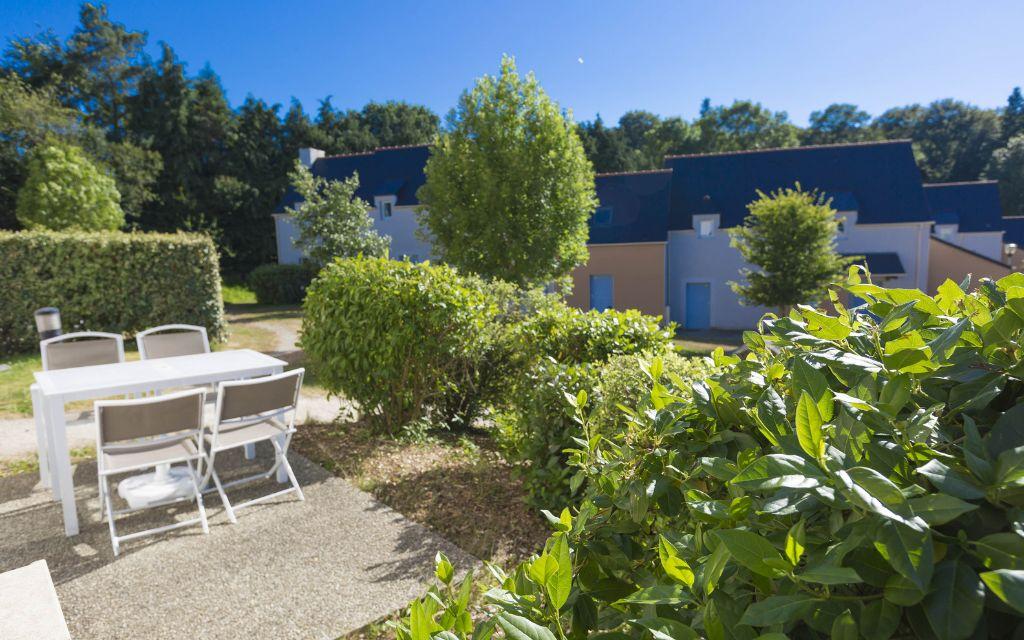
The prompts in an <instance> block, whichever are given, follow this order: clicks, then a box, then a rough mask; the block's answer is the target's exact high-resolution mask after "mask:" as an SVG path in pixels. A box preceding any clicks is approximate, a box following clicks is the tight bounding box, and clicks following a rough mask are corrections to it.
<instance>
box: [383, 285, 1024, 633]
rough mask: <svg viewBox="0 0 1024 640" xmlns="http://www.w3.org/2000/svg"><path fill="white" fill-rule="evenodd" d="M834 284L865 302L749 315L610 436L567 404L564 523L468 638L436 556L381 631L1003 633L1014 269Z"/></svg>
mask: <svg viewBox="0 0 1024 640" xmlns="http://www.w3.org/2000/svg"><path fill="white" fill-rule="evenodd" d="M848 288H849V290H850V292H851V293H853V294H855V295H857V296H859V297H861V298H864V299H866V300H868V306H867V309H866V310H858V311H856V312H849V311H847V310H846V309H844V308H843V307H842V306H841V305H838V304H837V308H838V311H839V315H838V316H833V315H826V314H823V313H820V312H818V311H816V310H814V309H811V308H809V307H800V308H798V309H797V310H795V311H794V312H792V313H791V315H790V316H789V317H785V318H774V317H771V316H769V317H767V318H766V319H765V320H763V321H762V332H761V333H753V332H748V334H747V335H746V336H745V342H746V344H747V345H748V347H749V348H750V353H749V355H748V356H747V357H746V358H745V359H742V360H741V359H739V358H728V357H719V362H720V364H721V365H723V367H724V368H723V371H721V372H720V373H718V374H715V375H713V376H711V377H710V378H708V379H706V380H702V381H698V382H696V383H694V384H693V385H692V386H691V388H690V389H689V390H688V392H686V393H684V390H683V389H680V388H678V387H677V386H676V385H675V383H672V382H669V383H668V384H665V383H654V382H652V383H651V384H650V385H649V386H648V387H647V388H648V389H649V391H650V392H649V394H648V395H647V398H646V399H645V401H644V402H642V403H640V404H639V406H637V407H635V410H634V412H633V413H634V417H633V419H632V420H631V422H630V424H629V425H628V428H626V429H623V430H622V431H620V432H617V433H614V434H609V435H602V434H600V433H595V432H594V431H593V429H592V423H591V420H590V418H589V415H588V414H589V409H588V407H589V400H588V398H587V397H586V394H583V393H581V394H578V396H577V397H575V398H573V399H572V401H571V404H572V405H574V407H575V409H574V415H575V416H576V418H577V420H578V421H579V423H580V425H581V426H580V429H579V431H578V437H579V440H578V446H577V447H576V451H575V452H574V454H573V460H572V463H573V465H574V467H575V468H576V469H577V470H578V471H579V472H580V473H582V474H583V475H584V477H585V478H586V479H587V481H588V482H587V491H586V495H585V497H584V500H583V501H582V503H581V504H580V506H579V508H578V510H576V512H575V513H570V512H569V511H568V510H566V511H564V512H563V513H562V514H561V516H560V517H555V516H551V520H552V522H553V524H554V527H555V528H556V530H557V531H556V533H555V534H554V535H553V537H552V538H551V540H550V541H549V543H548V544H547V546H546V547H545V549H544V551H543V553H541V555H539V556H538V557H536V558H535V559H532V560H530V561H528V562H525V563H523V564H522V565H520V566H519V567H517V568H516V569H515V570H514V571H513V572H512V573H511V574H509V575H507V576H506V575H505V574H503V573H502V572H501V571H498V570H496V569H495V570H494V571H493V573H494V574H495V576H496V577H497V582H498V584H497V585H496V587H495V588H494V589H492V590H490V591H488V592H487V593H486V596H485V598H486V600H487V602H488V603H489V605H490V609H489V610H487V611H483V612H481V616H480V619H479V620H478V621H477V623H476V625H475V628H474V625H473V623H472V622H471V621H470V619H469V617H468V615H464V614H465V613H466V603H465V601H464V600H463V599H462V598H461V597H460V594H462V593H464V591H456V590H455V589H453V588H452V587H450V586H447V585H449V584H450V583H451V578H450V576H451V573H452V572H451V571H449V570H448V567H446V566H445V565H444V563H443V562H442V563H440V565H439V568H440V569H441V570H440V571H439V572H438V575H439V577H440V578H441V582H442V588H440V589H438V588H434V589H433V590H432V591H433V595H432V596H431V597H428V598H425V599H422V600H417V601H416V602H414V603H413V605H412V608H411V609H410V616H409V618H407V619H406V620H404V621H402V622H400V623H398V624H397V625H396V627H397V630H398V636H399V638H400V639H402V640H407V639H410V640H426V639H427V638H428V637H430V636H431V634H434V633H437V632H439V631H441V630H446V631H448V632H449V633H448V634H446V635H445V636H444V637H447V638H468V637H470V636H472V637H473V638H487V637H490V635H491V633H492V632H493V631H494V630H496V629H501V630H502V631H503V633H504V634H505V635H506V636H509V637H516V638H532V639H535V640H554V639H555V638H566V637H573V638H582V637H585V636H587V635H588V634H591V633H605V634H609V635H607V636H606V637H616V638H625V637H634V638H640V637H641V636H643V637H647V636H651V637H653V638H656V639H657V640H665V639H666V638H672V639H680V638H696V637H698V636H703V637H706V638H709V639H712V640H722V639H726V638H730V639H742V640H747V639H750V640H753V639H754V638H757V637H760V638H780V639H781V638H785V637H789V638H825V637H831V638H850V639H855V638H865V639H866V640H885V639H887V638H911V637H915V638H938V639H940V640H966V639H967V638H1017V637H1020V635H1021V633H1022V632H1024V623H1022V620H1024V617H1022V614H1024V525H1022V515H1021V514H1022V508H1024V417H1022V416H1024V402H1022V400H1024V380H1022V376H1021V373H1022V371H1024V350H1022V348H1021V345H1020V340H1021V336H1022V333H1024V275H1022V274H1013V275H1010V276H1008V277H1006V278H1003V279H1002V280H1000V281H999V282H997V283H993V282H990V281H985V282H983V283H982V285H981V287H980V288H979V289H978V290H977V291H975V292H973V293H970V294H968V293H966V292H965V291H964V290H963V289H962V288H961V287H959V286H957V285H956V284H954V283H953V282H949V281H947V282H946V283H945V284H944V285H942V286H941V287H940V289H939V293H938V295H936V296H935V297H929V296H926V295H925V294H923V293H921V292H920V291H917V290H908V289H883V288H881V287H877V286H875V285H872V284H870V283H861V282H858V281H857V278H851V282H850V285H849V287H848ZM661 367H662V364H661V363H660V362H658V361H654V362H653V363H652V365H651V368H650V373H651V378H652V379H653V380H657V379H658V378H659V377H660V373H661V372H660V368H661Z"/></svg>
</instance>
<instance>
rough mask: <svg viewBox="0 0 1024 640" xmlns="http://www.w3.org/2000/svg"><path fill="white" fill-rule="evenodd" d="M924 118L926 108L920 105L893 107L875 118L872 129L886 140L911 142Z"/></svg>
mask: <svg viewBox="0 0 1024 640" xmlns="http://www.w3.org/2000/svg"><path fill="white" fill-rule="evenodd" d="M923 118H924V107H922V106H921V105H919V104H912V105H907V106H905V107H893V108H892V109H887V110H885V111H884V112H882V115H880V116H878V117H877V118H875V120H874V122H872V123H871V128H872V129H874V130H875V131H877V132H878V134H879V135H880V136H881V137H882V138H884V139H886V140H911V139H913V138H914V135H915V134H916V133H917V131H918V125H919V124H920V122H921V120H922V119H923Z"/></svg>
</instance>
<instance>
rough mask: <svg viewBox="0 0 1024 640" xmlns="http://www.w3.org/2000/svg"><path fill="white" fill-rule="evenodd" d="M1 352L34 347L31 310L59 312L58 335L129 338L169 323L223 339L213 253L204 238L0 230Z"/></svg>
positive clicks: (216, 266)
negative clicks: (111, 334)
mask: <svg viewBox="0 0 1024 640" xmlns="http://www.w3.org/2000/svg"><path fill="white" fill-rule="evenodd" d="M0 282H3V283H4V288H5V291H4V292H3V295H2V296H0V352H3V353H17V352H21V351H30V350H32V349H35V348H36V347H37V344H38V340H39V338H38V335H37V333H36V329H35V321H34V319H33V316H32V313H33V312H34V311H35V310H36V309H38V308H39V307H46V306H54V307H57V308H58V309H60V312H61V318H62V321H63V324H64V332H65V333H69V332H71V331H85V330H89V331H110V332H114V333H120V334H124V335H126V336H131V335H132V334H134V333H136V332H138V331H141V330H143V329H146V328H149V327H153V326H156V325H160V324H167V323H187V324H197V325H202V326H205V327H206V329H207V331H208V332H209V334H210V339H211V340H220V339H223V338H224V336H225V331H226V325H225V323H224V307H223V304H222V302H221V295H220V274H219V272H218V264H217V250H216V248H215V247H214V245H213V242H212V241H211V240H210V239H209V238H208V237H206V236H202V235H197V234H184V233H179V234H155V233H147V234H142V233H60V232H53V231H21V232H7V231H4V232H0Z"/></svg>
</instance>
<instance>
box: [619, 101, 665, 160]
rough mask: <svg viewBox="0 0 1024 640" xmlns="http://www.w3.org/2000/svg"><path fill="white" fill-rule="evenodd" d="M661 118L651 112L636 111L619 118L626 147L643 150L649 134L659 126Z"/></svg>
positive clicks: (628, 112) (620, 129)
mask: <svg viewBox="0 0 1024 640" xmlns="http://www.w3.org/2000/svg"><path fill="white" fill-rule="evenodd" d="M659 122H661V118H660V117H658V116H657V115H655V114H653V113H651V112H650V111H642V110H639V109H634V110H633V111H627V112H626V113H624V114H622V117H620V118H619V131H621V132H622V136H623V138H624V139H625V140H626V145H627V146H628V147H629V148H630V149H635V150H637V151H639V150H641V149H643V146H644V140H645V138H646V137H647V133H648V132H649V131H651V129H654V128H655V127H656V126H658V123H659Z"/></svg>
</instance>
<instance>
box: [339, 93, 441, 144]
mask: <svg viewBox="0 0 1024 640" xmlns="http://www.w3.org/2000/svg"><path fill="white" fill-rule="evenodd" d="M359 115H360V119H361V120H362V123H363V126H364V127H365V128H366V130H367V131H369V132H370V135H372V136H373V138H374V141H375V143H376V145H377V146H380V147H394V146H402V145H410V144H425V143H428V142H431V141H432V140H433V139H434V136H436V135H437V133H438V130H439V127H440V124H441V119H440V118H438V117H437V114H435V113H434V112H433V111H431V110H430V109H428V108H426V107H424V106H422V105H418V104H409V103H408V102H397V101H388V102H371V103H369V104H367V105H366V106H365V107H363V110H362V111H361V112H360V114H359Z"/></svg>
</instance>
